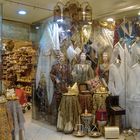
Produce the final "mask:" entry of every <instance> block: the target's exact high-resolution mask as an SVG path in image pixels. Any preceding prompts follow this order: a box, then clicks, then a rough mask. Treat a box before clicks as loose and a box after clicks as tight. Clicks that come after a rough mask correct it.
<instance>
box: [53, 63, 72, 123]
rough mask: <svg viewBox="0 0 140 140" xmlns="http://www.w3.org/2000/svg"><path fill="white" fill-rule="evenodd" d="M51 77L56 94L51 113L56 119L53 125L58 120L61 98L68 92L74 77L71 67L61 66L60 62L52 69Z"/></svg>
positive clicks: (54, 94)
mask: <svg viewBox="0 0 140 140" xmlns="http://www.w3.org/2000/svg"><path fill="white" fill-rule="evenodd" d="M50 77H51V79H52V82H53V85H54V93H53V99H52V102H51V107H50V108H51V109H50V113H51V114H52V115H53V117H54V121H53V122H52V124H55V123H56V120H57V112H58V107H59V104H60V101H61V96H62V94H63V93H67V92H68V89H67V87H68V86H69V85H70V84H71V82H72V76H71V72H70V69H69V66H68V65H66V64H60V63H59V62H58V63H56V64H55V65H53V66H52V69H51V71H50Z"/></svg>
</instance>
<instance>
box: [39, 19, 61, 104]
mask: <svg viewBox="0 0 140 140" xmlns="http://www.w3.org/2000/svg"><path fill="white" fill-rule="evenodd" d="M39 45H40V46H39V47H40V53H39V58H38V64H37V72H36V88H37V87H38V84H39V81H40V78H41V75H42V73H43V74H44V76H45V77H46V84H47V85H46V87H47V94H48V102H49V104H51V101H52V97H53V92H54V91H53V83H52V81H51V79H50V70H51V67H52V65H53V64H54V62H55V60H56V59H55V55H54V51H55V50H60V46H59V28H58V24H57V23H53V22H49V23H48V24H47V25H46V27H45V29H44V32H43V34H42V37H41V39H40V42H39Z"/></svg>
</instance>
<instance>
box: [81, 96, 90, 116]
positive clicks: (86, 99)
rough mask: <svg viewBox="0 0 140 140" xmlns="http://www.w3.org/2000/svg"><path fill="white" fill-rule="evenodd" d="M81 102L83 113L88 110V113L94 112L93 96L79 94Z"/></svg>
mask: <svg viewBox="0 0 140 140" xmlns="http://www.w3.org/2000/svg"><path fill="white" fill-rule="evenodd" d="M79 102H80V106H81V109H82V113H84V112H85V109H87V111H88V113H92V111H93V100H92V95H91V94H85V95H84V94H79Z"/></svg>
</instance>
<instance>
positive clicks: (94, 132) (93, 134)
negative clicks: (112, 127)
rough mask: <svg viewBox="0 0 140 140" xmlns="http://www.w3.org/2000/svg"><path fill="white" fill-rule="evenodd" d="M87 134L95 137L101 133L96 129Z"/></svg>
mask: <svg viewBox="0 0 140 140" xmlns="http://www.w3.org/2000/svg"><path fill="white" fill-rule="evenodd" d="M88 136H90V137H94V138H97V137H101V136H102V134H101V133H100V132H97V131H92V132H89V133H88Z"/></svg>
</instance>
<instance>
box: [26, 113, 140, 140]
mask: <svg viewBox="0 0 140 140" xmlns="http://www.w3.org/2000/svg"><path fill="white" fill-rule="evenodd" d="M25 119H26V123H25V140H91V139H93V140H105V139H104V138H103V137H101V138H97V139H95V138H90V137H88V136H85V137H80V138H77V137H74V136H72V135H71V134H70V135H68V134H63V133H61V132H57V131H56V128H55V127H53V126H50V125H47V124H43V123H40V122H37V121H33V120H31V112H30V111H29V112H26V113H25ZM109 140H112V139H109ZM113 140H115V139H113ZM117 140H124V138H123V136H120V138H119V139H117ZM136 140H140V133H139V134H138V135H137V138H136Z"/></svg>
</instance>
